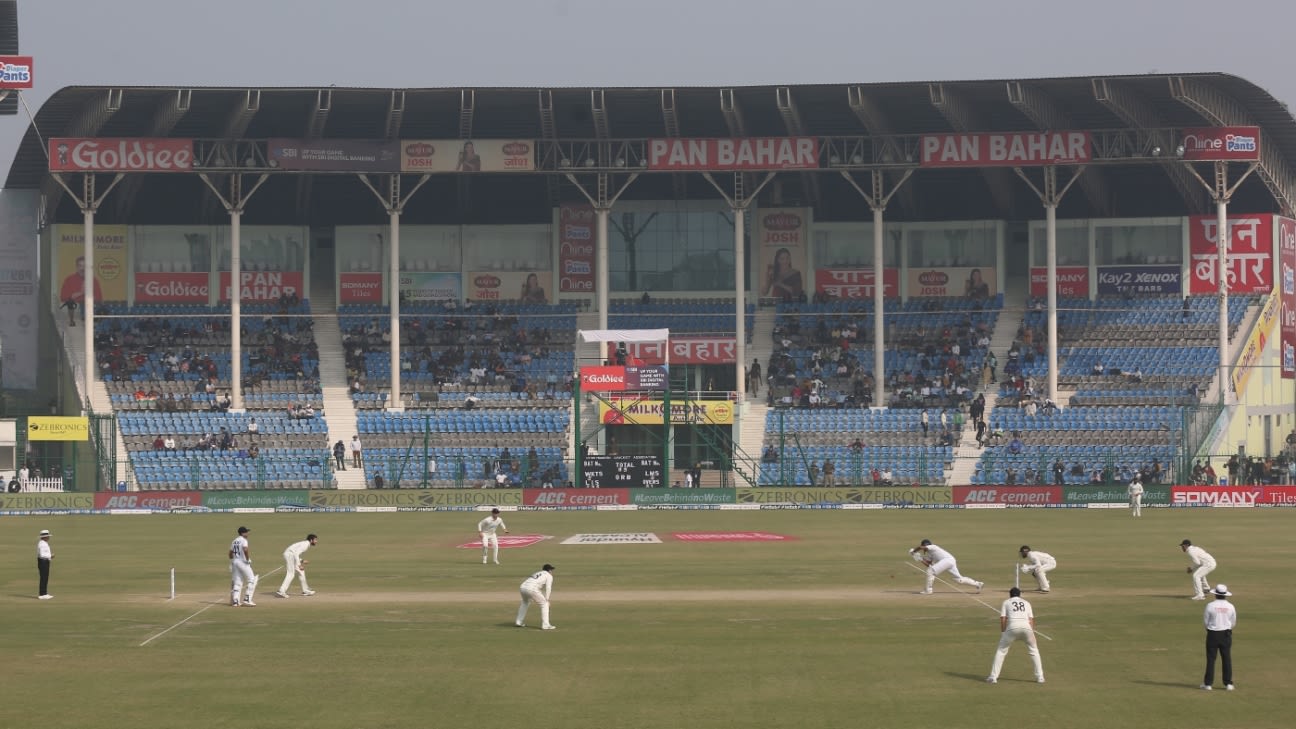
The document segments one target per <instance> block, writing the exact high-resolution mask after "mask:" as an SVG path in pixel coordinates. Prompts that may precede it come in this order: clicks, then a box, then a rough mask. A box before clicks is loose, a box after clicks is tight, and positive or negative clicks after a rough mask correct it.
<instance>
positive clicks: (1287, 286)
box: [1278, 218, 1296, 380]
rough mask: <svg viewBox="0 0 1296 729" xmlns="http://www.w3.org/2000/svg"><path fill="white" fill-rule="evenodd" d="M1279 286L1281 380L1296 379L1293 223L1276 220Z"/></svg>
mask: <svg viewBox="0 0 1296 729" xmlns="http://www.w3.org/2000/svg"><path fill="white" fill-rule="evenodd" d="M1278 266H1279V269H1278V270H1279V278H1280V281H1279V285H1280V286H1281V287H1282V314H1281V315H1280V316H1281V321H1282V376H1283V379H1285V380H1290V379H1293V378H1296V220H1292V219H1291V218H1278Z"/></svg>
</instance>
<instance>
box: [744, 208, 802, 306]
mask: <svg viewBox="0 0 1296 729" xmlns="http://www.w3.org/2000/svg"><path fill="white" fill-rule="evenodd" d="M809 237H810V211H809V209H807V208H762V209H760V210H758V211H757V212H756V246H755V248H756V251H757V264H758V265H757V277H756V280H755V281H754V282H753V288H754V289H755V290H756V292H757V294H758V295H759V296H760V297H761V298H774V299H779V300H782V299H790V300H793V301H796V300H797V299H799V298H800V297H801V296H803V295H807V294H806V282H805V271H806V269H807V265H808V262H807V251H808V249H809Z"/></svg>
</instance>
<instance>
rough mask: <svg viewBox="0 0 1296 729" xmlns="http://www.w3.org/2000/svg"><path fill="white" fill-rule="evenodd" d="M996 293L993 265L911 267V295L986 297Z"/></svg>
mask: <svg viewBox="0 0 1296 729" xmlns="http://www.w3.org/2000/svg"><path fill="white" fill-rule="evenodd" d="M995 293H996V292H995V269H994V268H992V267H986V266H981V267H977V268H971V267H965V268H916V269H915V268H911V269H909V295H910V296H940V297H950V296H968V297H974V298H981V299H984V298H987V297H990V296H994V295H995Z"/></svg>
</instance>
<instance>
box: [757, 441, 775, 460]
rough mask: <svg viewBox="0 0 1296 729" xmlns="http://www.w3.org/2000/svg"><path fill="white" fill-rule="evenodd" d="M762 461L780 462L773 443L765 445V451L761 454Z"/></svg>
mask: <svg viewBox="0 0 1296 729" xmlns="http://www.w3.org/2000/svg"><path fill="white" fill-rule="evenodd" d="M761 463H778V452H777V451H775V450H774V446H773V444H771V445H768V446H765V452H764V453H762V454H761Z"/></svg>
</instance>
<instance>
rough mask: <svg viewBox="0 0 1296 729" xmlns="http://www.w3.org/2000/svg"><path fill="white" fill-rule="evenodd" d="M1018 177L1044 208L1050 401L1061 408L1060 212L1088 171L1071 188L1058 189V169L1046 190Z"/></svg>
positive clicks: (1049, 169)
mask: <svg viewBox="0 0 1296 729" xmlns="http://www.w3.org/2000/svg"><path fill="white" fill-rule="evenodd" d="M1013 171H1014V172H1016V173H1017V176H1018V177H1020V178H1022V180H1023V181H1025V183H1026V184H1027V185H1028V186H1029V187H1030V189H1031V190H1032V191H1034V193H1035V195H1036V197H1038V198H1039V199H1040V202H1041V203H1043V204H1044V237H1045V240H1046V243H1047V245H1046V248H1047V249H1048V253H1047V254H1046V257H1047V259H1048V263H1047V266H1048V273H1047V275H1046V277H1045V281H1044V285H1045V287H1046V288H1047V291H1048V293H1047V297H1048V399H1049V400H1052V401H1053V404H1055V405H1057V404H1058V332H1057V329H1058V323H1057V208H1058V204H1059V203H1061V202H1062V198H1063V197H1065V196H1066V194H1067V191H1068V190H1070V189H1071V186H1072V185H1074V184H1075V181H1076V180H1078V179H1080V175H1081V174H1083V173H1084V167H1077V168H1076V171H1075V173H1074V174H1072V175H1071V179H1070V180H1068V181H1067V184H1066V185H1064V186H1063V187H1062V189H1061V190H1059V189H1058V179H1057V165H1048V166H1046V167H1044V186H1043V189H1040V188H1039V187H1036V186H1035V183H1033V182H1031V179H1030V178H1029V177H1027V176H1026V173H1025V172H1023V171H1022V168H1020V167H1014V168H1013Z"/></svg>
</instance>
